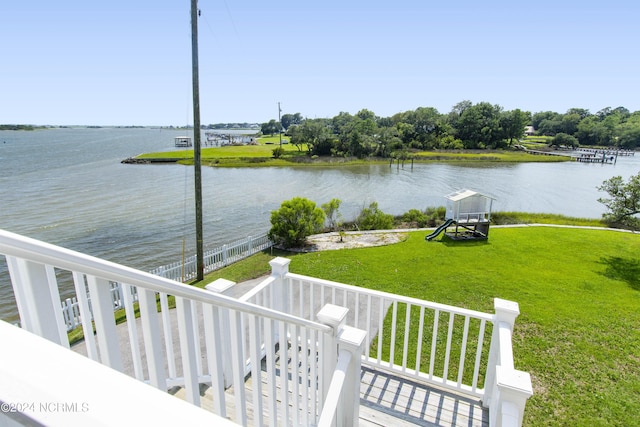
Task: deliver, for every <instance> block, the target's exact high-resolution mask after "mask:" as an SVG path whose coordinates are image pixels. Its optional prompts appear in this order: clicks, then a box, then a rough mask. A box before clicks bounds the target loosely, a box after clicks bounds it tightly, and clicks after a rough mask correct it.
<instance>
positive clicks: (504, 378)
mask: <svg viewBox="0 0 640 427" xmlns="http://www.w3.org/2000/svg"><path fill="white" fill-rule="evenodd" d="M494 307H495V310H496V314H495V322H494V329H493V335H492V338H491V350H490V353H489V361H488V366H487V376H486V381H485V398H484V399H483V405H484V406H486V407H489V424H490V425H491V426H497V427H503V426H504V427H507V426H508V427H520V426H521V425H522V418H523V415H524V407H525V404H526V402H527V399H529V398H530V397H531V396H532V395H533V387H532V385H531V376H530V375H529V373H527V372H522V371H518V370H516V369H515V368H514V364H513V347H512V341H513V326H514V324H515V320H516V318H517V317H518V315H519V314H520V308H519V306H518V303H516V302H513V301H507V300H503V299H499V298H496V299H495V301H494Z"/></svg>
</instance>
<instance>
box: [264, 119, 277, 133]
mask: <svg viewBox="0 0 640 427" xmlns="http://www.w3.org/2000/svg"><path fill="white" fill-rule="evenodd" d="M281 129H282V126H281V125H280V123H278V122H277V121H276V120H275V119H271V120H269V122H267V123H263V124H262V125H261V126H260V130H261V131H262V134H263V135H275V134H276V133H279V132H280V130H281Z"/></svg>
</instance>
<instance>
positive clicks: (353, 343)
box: [338, 326, 367, 426]
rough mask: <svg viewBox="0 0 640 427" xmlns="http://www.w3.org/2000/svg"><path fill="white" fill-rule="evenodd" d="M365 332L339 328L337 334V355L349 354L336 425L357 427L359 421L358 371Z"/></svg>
mask: <svg viewBox="0 0 640 427" xmlns="http://www.w3.org/2000/svg"><path fill="white" fill-rule="evenodd" d="M366 340H367V332H366V331H363V330H362V329H356V328H352V327H350V326H341V327H340V331H339V332H338V354H340V353H342V352H345V351H346V352H349V353H351V360H350V361H349V366H348V368H347V373H346V376H345V380H344V389H343V390H342V399H340V402H341V405H340V408H341V410H339V411H338V425H342V426H357V425H358V423H359V419H360V371H361V360H362V353H363V352H364V346H365V342H366Z"/></svg>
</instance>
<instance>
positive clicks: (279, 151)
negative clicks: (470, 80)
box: [271, 147, 284, 159]
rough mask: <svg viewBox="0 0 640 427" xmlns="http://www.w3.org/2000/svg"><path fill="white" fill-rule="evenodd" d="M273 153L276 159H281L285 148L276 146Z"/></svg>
mask: <svg viewBox="0 0 640 427" xmlns="http://www.w3.org/2000/svg"><path fill="white" fill-rule="evenodd" d="M271 153H272V154H273V158H274V159H279V158H280V157H282V156H283V154H284V148H282V147H276V148H274V149H273V150H271Z"/></svg>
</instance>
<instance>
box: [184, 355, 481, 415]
mask: <svg viewBox="0 0 640 427" xmlns="http://www.w3.org/2000/svg"><path fill="white" fill-rule="evenodd" d="M361 378H362V381H361V383H360V423H359V425H360V426H362V427H376V426H384V427H403V426H428V427H436V426H438V427H439V426H443V427H444V426H446V427H455V426H465V427H486V426H488V425H489V412H488V410H486V409H484V408H483V407H482V404H481V403H480V401H479V400H477V399H473V398H470V397H468V396H463V395H460V394H455V393H452V392H450V391H445V390H440V389H438V388H435V387H430V386H426V385H424V384H420V383H417V382H415V381H413V380H411V379H407V378H401V377H398V376H396V375H393V374H390V373H387V372H382V371H376V370H372V369H369V368H366V367H363V369H362V376H361ZM262 382H263V387H262V390H263V393H265V391H266V390H267V387H266V376H264V375H263V377H262ZM245 385H246V386H247V402H246V404H247V408H246V415H247V419H248V420H249V422H248V424H249V425H252V424H253V406H252V397H251V392H250V390H251V377H250V376H248V377H247V381H246V383H245ZM280 391H281V390H280V388H279V387H278V393H280ZM173 394H174V395H175V396H177V397H180V398H184V390H183V389H182V388H176V389H175V390H173ZM232 394H233V388H231V389H229V390H228V391H227V398H226V411H227V418H229V419H230V420H231V421H234V422H235V421H237V420H236V416H235V407H234V403H233V395H232ZM200 396H201V398H202V400H201V406H202V408H204V409H207V410H209V411H211V410H212V409H213V396H212V393H211V388H210V387H209V386H206V385H201V388H200ZM278 425H280V419H279V420H278Z"/></svg>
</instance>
